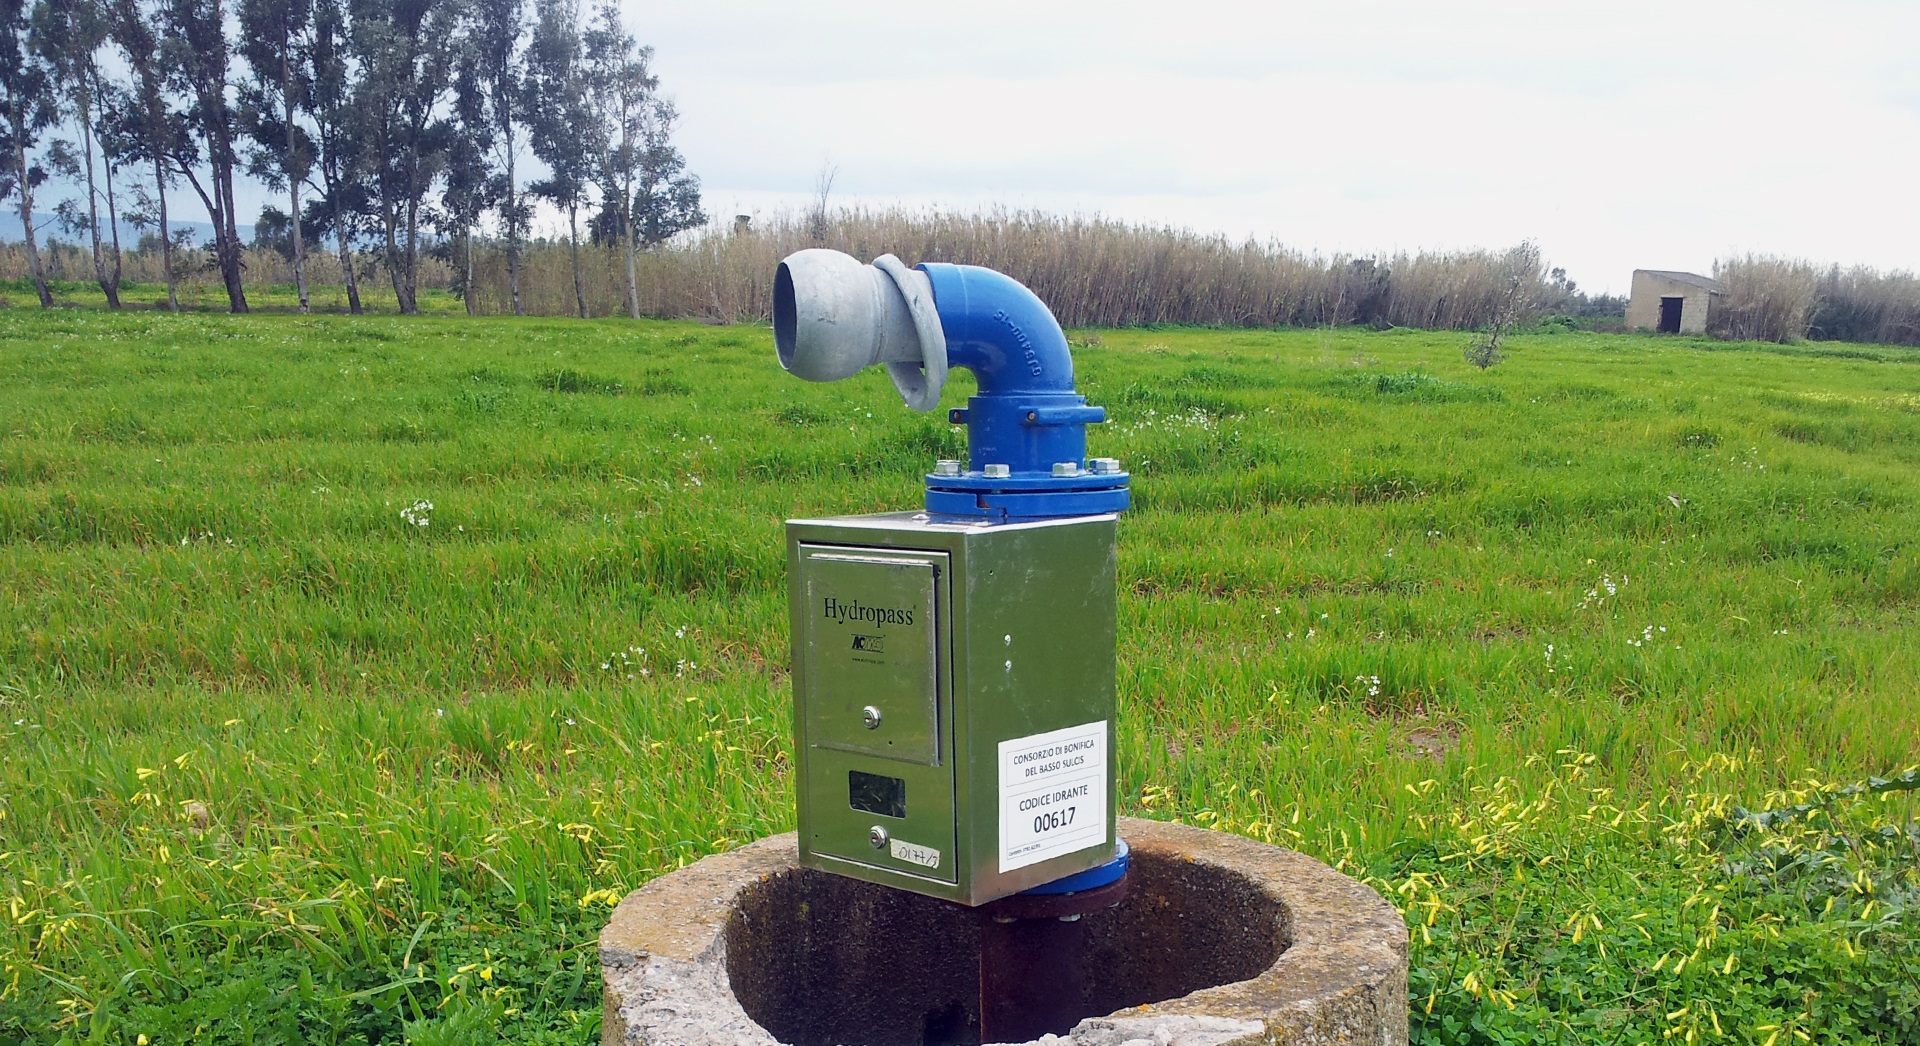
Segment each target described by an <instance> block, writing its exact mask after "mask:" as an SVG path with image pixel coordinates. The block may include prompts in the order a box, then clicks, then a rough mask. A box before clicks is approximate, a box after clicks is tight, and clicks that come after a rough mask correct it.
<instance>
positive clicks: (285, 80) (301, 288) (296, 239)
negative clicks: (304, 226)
mask: <svg viewBox="0 0 1920 1046" xmlns="http://www.w3.org/2000/svg"><path fill="white" fill-rule="evenodd" d="M280 97H281V99H282V100H283V101H285V103H286V110H287V166H288V168H289V170H288V171H287V186H288V188H289V190H290V192H291V194H292V196H293V286H294V289H295V290H296V291H298V292H299V295H300V312H301V314H302V315H305V314H306V313H308V312H310V311H312V303H311V301H310V299H309V298H308V296H307V247H306V244H305V243H303V242H302V241H301V236H300V176H299V175H298V174H297V173H295V172H294V171H293V170H292V169H291V168H292V167H293V165H294V164H293V161H294V156H293V150H294V146H295V143H296V142H297V140H298V139H297V137H296V136H295V134H294V123H293V71H292V68H291V67H290V66H289V64H288V63H287V59H286V54H285V52H284V51H283V52H282V53H281V57H280Z"/></svg>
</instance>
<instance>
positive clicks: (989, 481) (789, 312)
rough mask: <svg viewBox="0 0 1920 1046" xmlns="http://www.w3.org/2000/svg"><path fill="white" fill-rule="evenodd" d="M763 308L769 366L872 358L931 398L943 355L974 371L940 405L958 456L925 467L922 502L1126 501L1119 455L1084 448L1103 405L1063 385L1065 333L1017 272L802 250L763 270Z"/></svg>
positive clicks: (1017, 512) (1108, 506) (836, 372)
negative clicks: (953, 428)
mask: <svg viewBox="0 0 1920 1046" xmlns="http://www.w3.org/2000/svg"><path fill="white" fill-rule="evenodd" d="M773 321H774V323H773V326H774V344H775V347H776V348H777V349H778V351H779V354H780V363H781V366H783V367H785V368H786V369H787V370H788V371H790V372H792V373H793V374H795V375H796V376H798V377H801V378H805V379H807V380H809V381H837V380H839V379H841V378H845V377H849V376H851V375H853V374H855V373H857V372H859V371H860V370H862V369H864V368H866V367H869V366H873V365H876V364H881V365H884V366H886V368H887V370H888V373H889V374H891V375H892V377H893V380H894V385H895V387H896V388H898V389H899V390H900V394H901V396H902V397H903V398H904V399H906V401H907V403H908V404H909V405H910V406H913V407H914V408H915V409H919V410H930V409H932V408H933V407H935V406H936V405H937V404H938V401H939V397H940V388H941V385H942V384H943V383H944V381H945V380H946V375H947V371H948V369H949V368H951V367H963V368H965V369H967V370H970V371H972V372H973V374H974V377H975V379H976V380H977V382H978V385H979V387H978V390H977V391H976V392H975V394H974V395H973V396H972V397H971V398H969V399H968V400H967V406H966V407H964V408H961V409H957V410H953V411H950V412H949V414H948V417H949V418H950V419H951V420H952V422H953V423H954V424H957V425H965V426H966V427H967V431H968V445H969V446H968V461H967V463H966V467H965V468H964V469H962V468H961V463H959V462H957V461H956V462H945V461H943V462H941V463H940V464H939V466H938V467H936V468H935V470H934V471H933V472H931V473H929V474H928V475H927V509H928V510H929V511H932V512H940V513H945V514H951V515H965V516H987V517H1018V518H1047V517H1057V516H1077V515H1086V514H1089V513H1097V512H1118V511H1120V510H1122V509H1124V508H1126V507H1127V503H1128V494H1127V479H1128V477H1127V475H1126V473H1124V472H1121V471H1120V467H1119V463H1118V462H1117V461H1114V460H1113V459H1111V458H1094V459H1092V460H1088V458H1087V431H1086V427H1087V426H1088V425H1091V424H1096V423H1099V422H1102V421H1105V420H1106V418H1107V413H1106V411H1105V410H1104V409H1102V408H1100V407H1089V406H1087V401H1086V399H1085V398H1084V397H1082V396H1080V395H1079V394H1078V393H1076V392H1075V391H1074V388H1073V355H1072V353H1071V351H1070V350H1069V349H1068V347H1067V336H1066V334H1065V333H1064V332H1063V331H1061V329H1060V323H1059V321H1058V320H1055V319H1054V317H1053V313H1052V312H1051V311H1050V310H1048V308H1047V306H1046V303H1044V302H1042V301H1041V300H1040V299H1039V298H1038V297H1037V296H1036V295H1035V294H1034V293H1033V292H1032V291H1030V290H1028V289H1027V288H1026V287H1025V286H1023V285H1021V283H1020V282H1019V281H1018V280H1015V279H1013V278H1012V277H1010V276H1007V275H1004V274H1002V273H998V272H995V271H993V270H992V269H986V268H982V267H980V266H977V265H950V264H946V263H940V262H928V263H925V264H922V265H920V266H919V267H918V268H917V269H908V268H907V267H906V266H905V265H903V264H901V263H900V262H899V260H897V259H895V258H893V257H892V256H891V255H884V256H882V257H880V258H878V259H876V260H875V262H874V264H873V265H862V264H860V262H859V261H857V260H856V259H854V258H851V257H849V256H847V255H845V254H842V253H840V252H838V251H831V250H822V249H812V250H804V251H799V252H796V253H794V254H792V255H789V256H788V257H787V258H786V260H784V261H782V262H781V263H780V267H779V269H778V270H777V271H776V272H775V276H774V307H773Z"/></svg>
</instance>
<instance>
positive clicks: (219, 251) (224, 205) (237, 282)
mask: <svg viewBox="0 0 1920 1046" xmlns="http://www.w3.org/2000/svg"><path fill="white" fill-rule="evenodd" d="M227 13H228V12H227V7H226V0H161V3H160V14H161V18H160V28H161V30H162V35H161V37H160V40H161V44H160V52H161V55H162V61H163V64H164V65H165V67H166V69H167V71H168V73H169V74H170V79H171V81H172V87H173V90H175V91H177V92H178V93H179V94H180V95H182V96H183V97H184V98H186V99H187V105H186V109H185V115H186V124H187V128H188V131H189V132H190V133H189V134H188V135H187V136H186V137H185V138H184V139H183V140H182V143H181V148H180V149H179V151H176V152H175V153H174V154H173V162H174V167H175V169H176V170H178V171H179V173H180V175H181V176H182V177H184V178H186V180H187V184H189V185H191V186H193V191H194V193H195V194H196V195H198V196H199V197H200V202H201V203H202V204H203V205H205V207H206V209H207V218H208V220H209V221H211V222H212V224H213V250H214V258H215V260H216V261H217V263H218V265H219V268H220V282H221V283H223V284H225V286H226V290H227V303H228V307H229V308H230V309H231V310H232V311H234V312H246V311H247V289H246V287H245V286H244V285H243V284H242V282H241V269H242V267H243V260H242V256H241V243H240V233H239V228H238V225H237V224H236V222H235V218H234V197H233V182H234V174H235V172H236V171H237V169H238V167H239V154H238V152H237V151H236V150H235V148H234V144H235V143H234V137H235V132H236V130H237V127H238V122H237V120H236V119H235V117H236V113H235V111H234V106H233V99H232V91H231V88H232V87H233V84H232V81H231V79H230V76H229V74H230V72H231V68H230V67H231V64H232V57H231V51H230V48H229V46H228V39H227ZM203 163H204V164H205V165H206V177H205V179H204V180H203V179H202V178H201V176H200V174H199V171H198V168H199V166H200V165H201V164H203Z"/></svg>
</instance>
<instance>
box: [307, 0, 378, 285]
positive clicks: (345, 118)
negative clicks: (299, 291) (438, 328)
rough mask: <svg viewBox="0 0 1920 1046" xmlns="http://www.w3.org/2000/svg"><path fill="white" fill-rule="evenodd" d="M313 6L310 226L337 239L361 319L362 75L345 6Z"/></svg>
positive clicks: (317, 2)
mask: <svg viewBox="0 0 1920 1046" xmlns="http://www.w3.org/2000/svg"><path fill="white" fill-rule="evenodd" d="M311 2H312V4H313V36H312V45H313V47H312V52H311V54H310V55H309V61H308V68H309V71H310V73H311V75H312V77H313V79H312V86H311V94H310V96H309V99H310V103H311V115H312V119H313V138H312V144H313V149H314V156H313V163H312V164H311V165H310V166H309V168H308V171H307V183H308V185H309V186H311V187H312V188H313V189H314V191H315V192H317V193H318V194H319V197H320V198H319V199H318V200H316V201H315V206H314V207H312V208H310V209H309V215H310V217H309V220H310V221H311V222H312V224H313V225H314V226H315V227H316V228H318V229H321V230H323V231H330V232H332V233H333V237H334V242H335V244H336V245H337V246H338V248H339V253H340V274H341V279H342V280H343V281H344V282H345V283H346V285H347V312H348V313H350V314H352V315H355V316H358V315H360V313H361V312H362V311H363V310H362V307H361V304H360V278H359V275H358V274H357V273H356V272H355V271H354V258H353V244H354V240H355V239H357V238H358V235H359V232H360V227H361V222H362V220H363V217H364V215H365V214H366V212H367V208H368V202H367V191H366V164H365V163H364V162H363V161H362V157H363V156H364V151H363V150H362V149H360V147H359V140H358V139H357V138H356V137H355V132H356V130H357V128H356V126H355V119H356V115H357V113H356V110H355V108H354V106H355V97H356V95H357V93H358V83H359V74H358V69H357V67H356V65H355V62H354V59H353V53H352V26H351V24H350V22H349V21H348V14H347V9H346V7H345V6H344V4H343V2H342V0H311ZM315 179H318V180H317V181H316V180H315Z"/></svg>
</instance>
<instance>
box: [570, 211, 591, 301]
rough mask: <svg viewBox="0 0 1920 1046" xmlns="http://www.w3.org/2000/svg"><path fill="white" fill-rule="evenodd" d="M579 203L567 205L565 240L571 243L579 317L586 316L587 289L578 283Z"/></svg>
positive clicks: (574, 289)
mask: <svg viewBox="0 0 1920 1046" xmlns="http://www.w3.org/2000/svg"><path fill="white" fill-rule="evenodd" d="M579 214H580V205H579V204H578V203H570V204H568V205H567V242H568V243H570V244H572V245H573V301H574V304H575V305H577V306H578V307H579V309H580V318H581V319H583V320H584V319H586V318H587V289H586V287H585V286H583V285H582V284H581V283H580V218H579Z"/></svg>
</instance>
